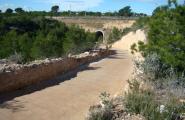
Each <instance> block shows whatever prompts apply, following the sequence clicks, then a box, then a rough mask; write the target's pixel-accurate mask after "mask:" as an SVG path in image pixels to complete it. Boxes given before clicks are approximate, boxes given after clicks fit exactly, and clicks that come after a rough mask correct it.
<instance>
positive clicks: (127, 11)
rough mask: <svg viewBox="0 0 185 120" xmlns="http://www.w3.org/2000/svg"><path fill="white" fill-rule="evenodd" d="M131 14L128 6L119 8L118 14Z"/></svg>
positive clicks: (127, 15)
mask: <svg viewBox="0 0 185 120" xmlns="http://www.w3.org/2000/svg"><path fill="white" fill-rule="evenodd" d="M132 14H133V13H132V9H131V7H130V6H126V7H124V8H122V9H120V10H119V15H120V16H125V17H130V16H131V15H132Z"/></svg>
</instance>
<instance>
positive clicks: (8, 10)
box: [5, 8, 13, 14]
mask: <svg viewBox="0 0 185 120" xmlns="http://www.w3.org/2000/svg"><path fill="white" fill-rule="evenodd" d="M5 13H8V14H11V13H13V10H12V9H10V8H8V9H7V10H6V11H5Z"/></svg>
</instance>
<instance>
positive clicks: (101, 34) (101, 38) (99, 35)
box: [96, 31, 104, 42]
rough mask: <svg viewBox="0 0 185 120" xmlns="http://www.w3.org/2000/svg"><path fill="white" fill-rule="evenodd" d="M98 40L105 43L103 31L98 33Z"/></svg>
mask: <svg viewBox="0 0 185 120" xmlns="http://www.w3.org/2000/svg"><path fill="white" fill-rule="evenodd" d="M96 39H97V40H98V41H102V42H103V39H104V33H103V31H96Z"/></svg>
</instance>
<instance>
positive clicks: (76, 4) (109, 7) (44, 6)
mask: <svg viewBox="0 0 185 120" xmlns="http://www.w3.org/2000/svg"><path fill="white" fill-rule="evenodd" d="M177 1H178V2H179V3H183V1H184V0H177ZM165 4H167V0H0V10H2V11H5V10H6V9H7V8H12V9H15V8H17V7H22V8H23V9H25V10H28V11H30V10H31V11H50V9H51V6H53V5H59V7H60V11H67V10H72V11H83V10H86V11H100V12H113V11H118V10H119V9H121V8H123V7H125V6H131V8H132V10H133V11H134V12H138V13H146V14H148V15H151V14H152V11H153V10H154V9H155V8H156V7H157V6H160V5H165Z"/></svg>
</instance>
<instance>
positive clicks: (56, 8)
mask: <svg viewBox="0 0 185 120" xmlns="http://www.w3.org/2000/svg"><path fill="white" fill-rule="evenodd" d="M58 11H59V6H58V5H55V6H52V7H51V12H53V13H58Z"/></svg>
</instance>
